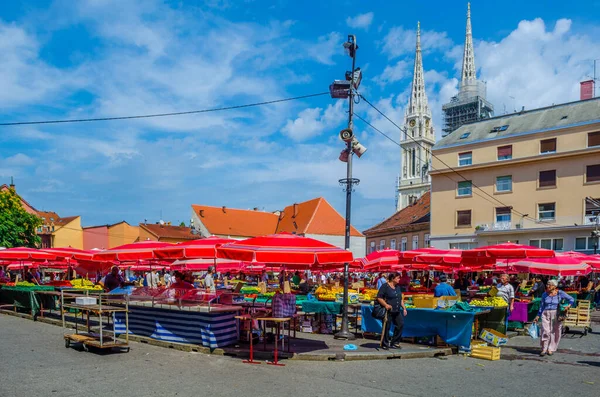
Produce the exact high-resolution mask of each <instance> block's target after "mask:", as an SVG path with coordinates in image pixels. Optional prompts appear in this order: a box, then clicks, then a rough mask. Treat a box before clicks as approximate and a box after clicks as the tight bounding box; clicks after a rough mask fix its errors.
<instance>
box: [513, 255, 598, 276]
mask: <svg viewBox="0 0 600 397" xmlns="http://www.w3.org/2000/svg"><path fill="white" fill-rule="evenodd" d="M511 266H512V268H513V269H515V270H516V271H518V272H521V273H534V274H544V275H551V276H583V275H586V274H588V273H590V272H591V271H592V268H591V266H590V265H588V264H586V263H583V262H581V261H580V260H579V259H577V258H572V257H570V256H556V257H554V258H534V259H526V260H520V261H518V262H516V263H511Z"/></svg>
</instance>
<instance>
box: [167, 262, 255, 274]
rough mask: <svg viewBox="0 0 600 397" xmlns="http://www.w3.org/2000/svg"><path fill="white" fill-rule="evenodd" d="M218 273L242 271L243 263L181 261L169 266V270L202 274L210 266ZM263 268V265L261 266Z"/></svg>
mask: <svg viewBox="0 0 600 397" xmlns="http://www.w3.org/2000/svg"><path fill="white" fill-rule="evenodd" d="M215 261H216V267H217V269H218V271H219V272H220V273H227V272H238V271H240V270H242V269H243V267H244V263H243V262H241V261H234V260H227V259H216V260H215V259H202V258H199V259H182V260H177V261H175V262H173V263H172V264H171V270H186V271H191V272H204V271H207V270H208V268H209V267H210V266H215ZM263 267H264V265H263Z"/></svg>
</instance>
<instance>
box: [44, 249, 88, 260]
mask: <svg viewBox="0 0 600 397" xmlns="http://www.w3.org/2000/svg"><path fill="white" fill-rule="evenodd" d="M41 251H44V252H47V253H49V254H52V255H56V257H57V258H62V259H67V260H68V259H75V260H92V258H93V256H94V253H95V251H86V250H80V249H77V248H72V247H65V248H44V249H42V250H41Z"/></svg>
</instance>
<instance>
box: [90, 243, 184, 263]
mask: <svg viewBox="0 0 600 397" xmlns="http://www.w3.org/2000/svg"><path fill="white" fill-rule="evenodd" d="M171 246H173V244H171V243H163V242H160V241H150V240H148V241H140V242H137V243H131V244H125V245H121V246H119V247H115V248H111V249H107V250H104V251H100V252H97V253H94V256H93V260H95V261H120V262H127V261H139V260H148V259H157V257H156V255H155V254H154V250H156V249H158V248H165V247H171Z"/></svg>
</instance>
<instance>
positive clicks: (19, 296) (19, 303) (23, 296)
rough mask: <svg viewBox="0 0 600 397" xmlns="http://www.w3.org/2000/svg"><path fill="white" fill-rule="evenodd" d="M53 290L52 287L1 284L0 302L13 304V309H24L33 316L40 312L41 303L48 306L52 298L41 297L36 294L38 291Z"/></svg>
mask: <svg viewBox="0 0 600 397" xmlns="http://www.w3.org/2000/svg"><path fill="white" fill-rule="evenodd" d="M44 290H46V291H54V288H53V287H44V286H35V287H20V286H8V285H3V286H2V288H0V303H4V304H8V305H11V306H13V309H14V310H15V311H16V310H17V309H24V310H28V311H29V312H31V315H32V316H35V315H36V314H37V313H39V312H40V308H41V307H42V305H43V304H45V305H46V307H48V306H50V304H51V303H50V302H51V300H52V298H50V297H45V296H44V297H42V296H39V295H38V294H36V292H38V291H44ZM52 302H53V301H52Z"/></svg>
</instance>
